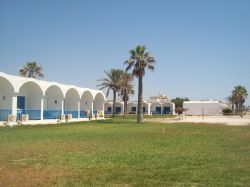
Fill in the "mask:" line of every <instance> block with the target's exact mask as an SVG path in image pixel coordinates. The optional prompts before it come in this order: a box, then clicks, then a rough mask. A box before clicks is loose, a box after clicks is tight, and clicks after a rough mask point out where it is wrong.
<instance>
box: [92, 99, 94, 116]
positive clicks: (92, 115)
mask: <svg viewBox="0 0 250 187" xmlns="http://www.w3.org/2000/svg"><path fill="white" fill-rule="evenodd" d="M91 114H92V116H93V115H94V102H93V101H92V102H91Z"/></svg>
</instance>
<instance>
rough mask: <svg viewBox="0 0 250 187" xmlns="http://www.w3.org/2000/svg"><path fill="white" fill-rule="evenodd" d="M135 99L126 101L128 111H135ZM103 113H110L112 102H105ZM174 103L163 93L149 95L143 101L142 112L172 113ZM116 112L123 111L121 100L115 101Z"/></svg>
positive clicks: (120, 112) (121, 112)
mask: <svg viewBox="0 0 250 187" xmlns="http://www.w3.org/2000/svg"><path fill="white" fill-rule="evenodd" d="M137 104H138V103H137V101H129V102H128V113H129V114H136V113H137ZM104 108H105V114H111V113H112V111H113V109H112V108H113V102H112V101H108V102H105V107H104ZM174 110H175V104H174V103H172V102H171V101H170V100H169V99H168V98H167V97H166V96H165V95H158V96H153V97H150V99H149V100H147V101H143V113H144V114H148V115H151V114H161V115H162V114H174ZM115 111H116V114H123V113H124V103H123V101H117V102H116V110H115Z"/></svg>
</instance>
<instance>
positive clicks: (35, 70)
mask: <svg viewBox="0 0 250 187" xmlns="http://www.w3.org/2000/svg"><path fill="white" fill-rule="evenodd" d="M42 71H43V69H42V67H41V66H39V65H38V64H37V63H36V62H27V64H26V66H24V67H23V68H21V69H20V70H19V75H20V76H23V77H31V78H37V77H43V76H44V75H43V73H42Z"/></svg>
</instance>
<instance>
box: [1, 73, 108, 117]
mask: <svg viewBox="0 0 250 187" xmlns="http://www.w3.org/2000/svg"><path fill="white" fill-rule="evenodd" d="M105 100H106V98H105V96H104V94H103V92H101V91H100V90H91V89H88V88H80V87H76V86H73V85H64V84H59V83H57V82H48V81H42V80H37V79H33V78H24V77H19V76H13V75H8V74H5V73H2V72H0V121H5V120H7V118H8V117H9V116H10V115H11V116H12V120H13V121H15V120H19V119H20V118H21V116H22V115H24V114H26V115H28V117H29V119H30V120H44V119H56V118H58V117H59V116H61V115H65V114H71V115H72V118H86V117H87V115H86V114H87V112H89V113H92V115H94V114H95V113H97V112H98V113H102V114H103V113H104V101H105Z"/></svg>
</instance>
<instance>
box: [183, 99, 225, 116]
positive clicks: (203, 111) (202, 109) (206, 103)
mask: <svg viewBox="0 0 250 187" xmlns="http://www.w3.org/2000/svg"><path fill="white" fill-rule="evenodd" d="M227 107H228V106H227V105H226V104H225V103H222V102H221V101H217V100H201V101H184V102H183V108H184V109H186V110H187V111H186V115H218V114H222V110H223V109H224V108H227Z"/></svg>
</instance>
